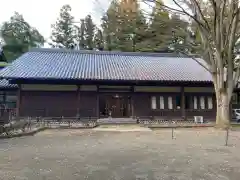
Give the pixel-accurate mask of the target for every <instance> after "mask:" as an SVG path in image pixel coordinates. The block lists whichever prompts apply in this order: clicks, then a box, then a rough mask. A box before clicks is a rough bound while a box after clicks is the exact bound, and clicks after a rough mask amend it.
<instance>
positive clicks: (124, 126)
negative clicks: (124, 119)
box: [93, 124, 152, 132]
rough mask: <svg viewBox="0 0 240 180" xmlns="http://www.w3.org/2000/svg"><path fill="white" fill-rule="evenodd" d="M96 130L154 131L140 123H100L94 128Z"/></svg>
mask: <svg viewBox="0 0 240 180" xmlns="http://www.w3.org/2000/svg"><path fill="white" fill-rule="evenodd" d="M93 130H95V131H113V132H114V131H115V132H142V131H143V132H149V131H152V130H151V129H149V128H147V127H143V126H140V125H138V124H135V125H129V124H118V125H114V124H112V125H105V124H103V125H99V126H98V127H96V128H93Z"/></svg>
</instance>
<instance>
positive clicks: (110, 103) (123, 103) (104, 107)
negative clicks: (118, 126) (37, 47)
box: [100, 94, 131, 118]
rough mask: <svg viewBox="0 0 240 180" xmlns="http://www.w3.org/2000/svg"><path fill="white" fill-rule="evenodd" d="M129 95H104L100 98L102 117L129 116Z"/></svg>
mask: <svg viewBox="0 0 240 180" xmlns="http://www.w3.org/2000/svg"><path fill="white" fill-rule="evenodd" d="M130 102H131V101H130V97H129V96H121V95H118V94H116V95H104V96H102V97H101V98H100V113H101V116H102V117H109V116H111V117H114V118H121V117H128V116H130V112H131V109H130V108H131V104H130Z"/></svg>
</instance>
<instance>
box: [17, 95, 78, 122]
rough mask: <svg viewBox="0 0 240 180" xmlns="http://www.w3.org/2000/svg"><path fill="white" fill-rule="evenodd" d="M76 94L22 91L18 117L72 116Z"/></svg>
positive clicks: (74, 111) (75, 108)
mask: <svg viewBox="0 0 240 180" xmlns="http://www.w3.org/2000/svg"><path fill="white" fill-rule="evenodd" d="M76 97H77V96H76V92H43V91H41V92H37V91H22V92H21V105H20V116H53V117H54V116H74V115H76V113H77V111H76V110H77V98H76Z"/></svg>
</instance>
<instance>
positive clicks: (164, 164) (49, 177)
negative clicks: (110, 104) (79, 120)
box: [0, 129, 240, 180]
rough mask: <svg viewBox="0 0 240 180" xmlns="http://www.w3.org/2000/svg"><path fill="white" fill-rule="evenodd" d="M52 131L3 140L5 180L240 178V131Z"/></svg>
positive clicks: (0, 168)
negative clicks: (228, 134) (226, 134)
mask: <svg viewBox="0 0 240 180" xmlns="http://www.w3.org/2000/svg"><path fill="white" fill-rule="evenodd" d="M174 136H175V137H176V139H172V132H171V130H157V131H151V132H94V131H92V130H47V131H44V132H41V133H39V134H37V135H35V136H32V137H22V138H15V139H8V140H0V179H1V180H82V179H89V180H110V179H111V180H134V179H138V180H145V179H148V180H155V179H159V180H160V179H161V180H191V179H192V180H217V179H218V180H219V179H220V180H238V179H239V177H240V132H238V131H233V132H230V137H229V146H228V147H226V146H224V143H225V142H224V141H225V132H222V131H216V130H213V129H208V130H207V129H205V130H194V129H192V130H183V129H180V130H176V131H175V132H174Z"/></svg>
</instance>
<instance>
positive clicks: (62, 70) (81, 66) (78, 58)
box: [0, 49, 212, 82]
mask: <svg viewBox="0 0 240 180" xmlns="http://www.w3.org/2000/svg"><path fill="white" fill-rule="evenodd" d="M0 76H1V77H3V78H6V79H14V78H26V79H28V78H34V79H49V78H51V79H69V80H70V79H71V80H137V81H141V80H144V81H207V82H210V81H212V79H211V76H210V74H209V73H208V72H207V71H206V70H205V69H204V68H202V67H201V66H200V65H199V64H198V63H196V62H195V61H194V60H193V59H192V58H186V57H176V55H173V54H162V53H138V52H134V53H126V52H104V51H103V52H102V51H75V50H64V49H34V50H32V51H30V52H28V53H25V54H24V55H22V56H21V57H19V58H18V59H17V60H15V61H14V62H13V63H12V64H11V65H9V66H7V67H6V68H4V69H3V70H2V71H1V72H0Z"/></svg>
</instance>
